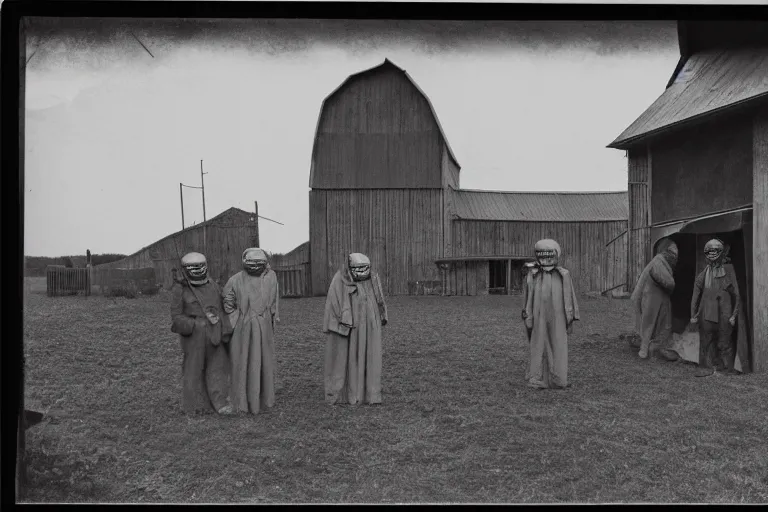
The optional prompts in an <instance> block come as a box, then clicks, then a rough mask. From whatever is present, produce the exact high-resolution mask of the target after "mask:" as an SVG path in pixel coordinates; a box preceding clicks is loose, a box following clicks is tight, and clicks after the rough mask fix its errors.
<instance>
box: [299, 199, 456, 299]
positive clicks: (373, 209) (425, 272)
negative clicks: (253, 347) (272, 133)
mask: <svg viewBox="0 0 768 512" xmlns="http://www.w3.org/2000/svg"><path fill="white" fill-rule="evenodd" d="M309 198H310V207H309V211H310V218H309V225H310V237H309V239H310V256H311V269H312V292H313V294H314V295H324V294H325V293H327V291H328V286H329V284H330V282H331V279H332V278H333V275H334V274H335V273H336V271H337V270H338V269H339V268H341V266H342V265H344V264H345V262H346V257H347V255H348V254H349V253H350V252H361V253H363V254H366V255H367V256H368V257H369V258H370V259H371V265H372V267H373V271H374V272H378V273H379V276H380V277H381V282H382V286H383V288H384V292H385V293H387V294H389V295H405V294H407V293H408V292H409V283H415V282H417V281H419V282H420V281H439V280H440V273H439V271H438V269H437V266H436V265H435V263H434V261H435V259H437V258H439V257H440V256H442V243H443V237H442V230H443V226H442V206H443V205H442V201H443V197H442V191H441V190H431V189H421V190H413V189H412V190H404V189H394V190H393V189H389V190H365V189H363V190H317V189H315V190H311V191H310V193H309Z"/></svg>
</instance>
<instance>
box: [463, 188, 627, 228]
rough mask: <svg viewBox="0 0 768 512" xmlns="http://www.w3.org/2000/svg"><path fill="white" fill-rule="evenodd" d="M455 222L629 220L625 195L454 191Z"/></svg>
mask: <svg viewBox="0 0 768 512" xmlns="http://www.w3.org/2000/svg"><path fill="white" fill-rule="evenodd" d="M454 213H455V217H456V218H458V219H466V220H501V221H529V222H579V221H592V222H594V221H616V220H627V219H628V218H629V204H628V198H627V192H626V191H622V192H496V191H489V190H457V191H455V193H454Z"/></svg>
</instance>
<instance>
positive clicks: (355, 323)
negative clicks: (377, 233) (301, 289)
mask: <svg viewBox="0 0 768 512" xmlns="http://www.w3.org/2000/svg"><path fill="white" fill-rule="evenodd" d="M386 324H387V306H386V303H385V301H384V293H383V291H382V289H381V283H380V281H379V277H378V275H376V274H371V262H370V260H369V259H368V257H367V256H365V255H364V254H359V253H352V254H350V255H349V256H348V257H347V264H346V265H345V266H343V267H342V268H341V269H340V270H339V271H338V272H336V275H334V276H333V280H332V281H331V285H330V287H329V289H328V296H327V298H326V301H325V317H324V319H323V332H325V333H328V338H327V340H326V345H325V399H326V402H328V403H329V404H331V405H333V404H345V403H348V404H352V405H356V404H360V403H368V404H380V403H381V338H382V326H384V325H386Z"/></svg>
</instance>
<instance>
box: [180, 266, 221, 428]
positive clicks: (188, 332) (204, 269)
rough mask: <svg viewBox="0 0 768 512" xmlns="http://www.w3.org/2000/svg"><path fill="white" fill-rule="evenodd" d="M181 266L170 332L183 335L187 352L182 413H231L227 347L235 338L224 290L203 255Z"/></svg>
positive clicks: (183, 368)
mask: <svg viewBox="0 0 768 512" xmlns="http://www.w3.org/2000/svg"><path fill="white" fill-rule="evenodd" d="M181 267H182V269H181V277H176V278H175V279H174V281H175V283H174V285H173V288H172V292H171V293H172V298H171V331H172V332H174V333H177V334H179V338H180V340H181V349H182V351H183V354H184V356H183V363H182V410H183V411H184V412H185V413H186V414H200V413H207V412H214V411H215V412H217V413H219V414H231V413H232V412H233V409H232V406H231V404H230V403H229V401H228V395H229V360H228V357H227V351H226V349H225V347H224V345H223V344H224V343H226V342H228V341H229V338H230V337H231V336H232V328H231V325H230V323H229V319H228V318H227V317H226V315H224V314H223V309H224V307H223V304H222V301H221V290H220V288H219V286H218V285H217V284H216V283H215V282H214V281H213V280H212V279H210V278H209V277H208V263H207V261H206V258H205V256H204V255H202V254H200V253H198V252H191V253H189V254H187V255H185V256H184V257H183V258H181Z"/></svg>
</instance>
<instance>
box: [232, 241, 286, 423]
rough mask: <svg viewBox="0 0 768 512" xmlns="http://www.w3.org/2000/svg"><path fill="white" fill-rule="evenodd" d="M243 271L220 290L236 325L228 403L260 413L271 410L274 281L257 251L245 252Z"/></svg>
mask: <svg viewBox="0 0 768 512" xmlns="http://www.w3.org/2000/svg"><path fill="white" fill-rule="evenodd" d="M242 261H243V270H242V271H240V272H238V273H237V274H235V275H234V276H232V277H231V278H230V279H229V281H227V284H226V285H225V286H224V311H225V312H226V313H227V314H229V315H231V317H232V318H231V322H232V324H233V326H234V332H233V334H232V341H231V342H230V344H229V355H230V360H231V361H232V386H231V389H232V404H233V405H234V407H235V409H236V410H238V411H242V412H246V413H251V414H258V413H259V411H260V410H261V408H269V407H272V406H273V405H275V367H276V364H277V361H276V358H275V330H274V329H275V322H279V321H280V315H279V312H278V302H279V294H278V287H277V276H276V275H275V272H274V271H272V270H271V269H270V268H269V266H268V265H267V255H266V253H265V252H264V251H263V250H262V249H259V248H258V247H252V248H250V249H246V250H245V251H244V252H243V257H242Z"/></svg>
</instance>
